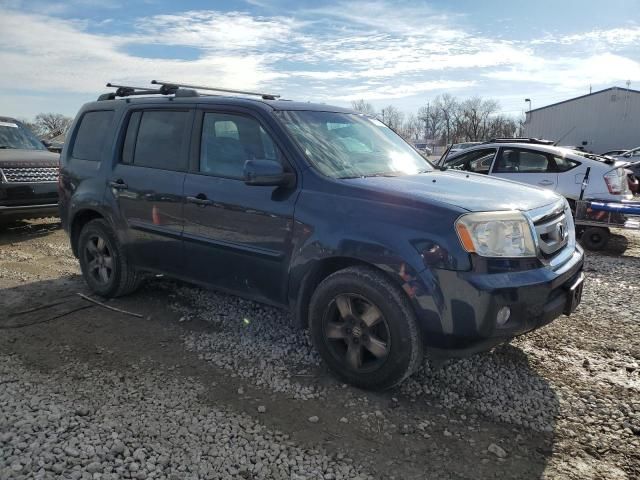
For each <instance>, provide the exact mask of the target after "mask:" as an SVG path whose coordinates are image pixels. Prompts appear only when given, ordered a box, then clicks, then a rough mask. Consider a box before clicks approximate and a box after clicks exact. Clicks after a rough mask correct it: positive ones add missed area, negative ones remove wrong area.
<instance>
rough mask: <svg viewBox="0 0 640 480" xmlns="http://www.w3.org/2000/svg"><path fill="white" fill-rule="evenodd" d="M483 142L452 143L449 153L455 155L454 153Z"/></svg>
mask: <svg viewBox="0 0 640 480" xmlns="http://www.w3.org/2000/svg"><path fill="white" fill-rule="evenodd" d="M481 143H482V142H466V143H454V144H453V145H451V148H450V149H449V155H453V154H454V153H458V152H461V151H463V150H466V149H467V148H469V147H473V146H475V145H480V144H481Z"/></svg>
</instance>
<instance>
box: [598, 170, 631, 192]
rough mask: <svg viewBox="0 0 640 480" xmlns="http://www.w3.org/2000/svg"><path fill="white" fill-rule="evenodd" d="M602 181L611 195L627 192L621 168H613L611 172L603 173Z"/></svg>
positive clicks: (627, 187) (627, 188)
mask: <svg viewBox="0 0 640 480" xmlns="http://www.w3.org/2000/svg"><path fill="white" fill-rule="evenodd" d="M604 181H605V183H606V184H607V188H608V189H609V193H610V194H611V195H620V194H622V193H626V191H627V190H629V186H628V185H627V179H626V175H625V174H624V170H623V169H622V168H614V169H613V170H611V171H609V172H607V173H605V174H604ZM625 187H626V188H625Z"/></svg>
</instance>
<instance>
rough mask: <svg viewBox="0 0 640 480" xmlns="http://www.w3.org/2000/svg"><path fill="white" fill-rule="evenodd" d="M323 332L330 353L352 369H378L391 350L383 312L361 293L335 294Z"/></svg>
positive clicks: (325, 318) (325, 319)
mask: <svg viewBox="0 0 640 480" xmlns="http://www.w3.org/2000/svg"><path fill="white" fill-rule="evenodd" d="M323 332H324V338H325V342H326V343H327V346H328V347H329V350H330V352H331V354H332V355H333V356H334V357H335V358H336V359H337V360H339V361H340V362H341V363H342V364H343V365H345V366H346V367H348V368H350V369H352V370H356V371H372V370H375V369H377V368H379V367H380V365H381V364H382V363H384V361H385V360H386V358H387V356H388V354H389V351H390V347H391V342H390V340H391V338H390V334H389V326H388V324H387V321H386V320H385V318H384V315H383V314H382V312H381V311H380V309H379V308H378V307H376V306H375V305H374V304H373V302H371V301H370V300H368V299H366V298H365V297H363V296H361V295H358V294H352V293H345V294H340V295H337V296H336V297H335V298H334V300H333V301H332V302H331V303H330V304H329V306H328V307H327V310H326V312H325V315H324V321H323Z"/></svg>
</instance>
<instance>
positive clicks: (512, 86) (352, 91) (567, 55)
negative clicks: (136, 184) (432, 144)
mask: <svg viewBox="0 0 640 480" xmlns="http://www.w3.org/2000/svg"><path fill="white" fill-rule="evenodd" d="M0 9H1V11H0V115H10V116H14V117H18V118H24V119H29V118H31V117H33V116H35V115H36V114H37V113H40V112H57V113H63V114H65V115H70V116H73V115H75V113H76V111H77V110H78V109H79V108H80V106H81V105H82V104H83V103H85V102H88V101H92V100H95V99H96V98H97V96H98V95H99V94H100V93H103V92H105V91H108V89H106V88H105V86H104V85H105V84H106V83H107V82H113V83H124V84H131V85H135V86H149V82H150V81H151V80H152V79H158V80H164V81H173V82H183V83H197V84H202V85H211V86H217V87H228V88H234V89H248V90H258V91H263V92H267V93H278V94H281V95H282V96H283V97H284V98H289V99H294V100H301V101H313V102H321V103H328V104H334V105H341V106H344V105H349V104H350V102H351V101H352V100H358V99H364V100H366V101H368V102H370V103H372V104H373V105H374V106H375V107H376V108H377V109H380V108H382V107H384V106H386V105H389V104H393V105H395V106H396V107H398V108H400V109H401V110H402V111H404V112H407V113H410V112H415V111H417V109H418V108H419V107H420V106H422V105H424V104H426V102H428V101H430V100H432V99H433V98H434V97H435V96H437V95H439V94H443V93H449V94H451V95H454V96H456V97H459V98H467V97H471V96H482V97H485V98H492V99H495V100H498V101H499V103H500V112H501V113H504V114H505V115H511V116H519V115H522V113H523V111H524V110H526V109H528V104H526V103H525V101H524V99H525V98H530V99H531V102H532V107H533V108H537V107H541V106H543V105H547V104H551V103H554V102H556V101H561V100H564V99H567V98H571V97H574V96H578V95H584V94H586V93H588V92H589V89H590V88H592V89H593V91H596V90H599V89H603V88H607V87H610V86H621V87H625V86H626V84H627V81H630V82H631V83H630V86H631V88H632V89H633V88H635V89H638V90H640V0H608V1H607V2H606V3H605V2H602V1H592V0H583V1H572V0H554V1H549V0H537V1H535V2H534V1H521V0H511V1H508V2H506V1H505V2H502V1H495V0H485V1H473V0H459V1H454V0H449V1H445V0H437V1H430V2H424V1H410V0H407V1H402V2H400V1H391V0H367V1H356V0H351V1H343V0H338V1H332V2H323V1H321V0H315V1H310V0H299V1H295V0H282V1H280V0H276V1H267V0H242V1H234V0H225V1H196V0H183V1H175V0H172V1H169V0H144V1H134V0H131V1H124V0H70V1H66V2H56V1H41V0H37V1H21V0H0Z"/></svg>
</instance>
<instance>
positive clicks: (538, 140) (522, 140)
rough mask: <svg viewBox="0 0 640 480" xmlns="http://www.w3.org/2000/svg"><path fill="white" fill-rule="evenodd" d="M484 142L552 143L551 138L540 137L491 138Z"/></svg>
mask: <svg viewBox="0 0 640 480" xmlns="http://www.w3.org/2000/svg"><path fill="white" fill-rule="evenodd" d="M484 143H533V144H536V145H553V144H554V142H553V141H552V140H544V139H542V138H522V137H517V138H492V139H491V140H488V141H486V142H484Z"/></svg>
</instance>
